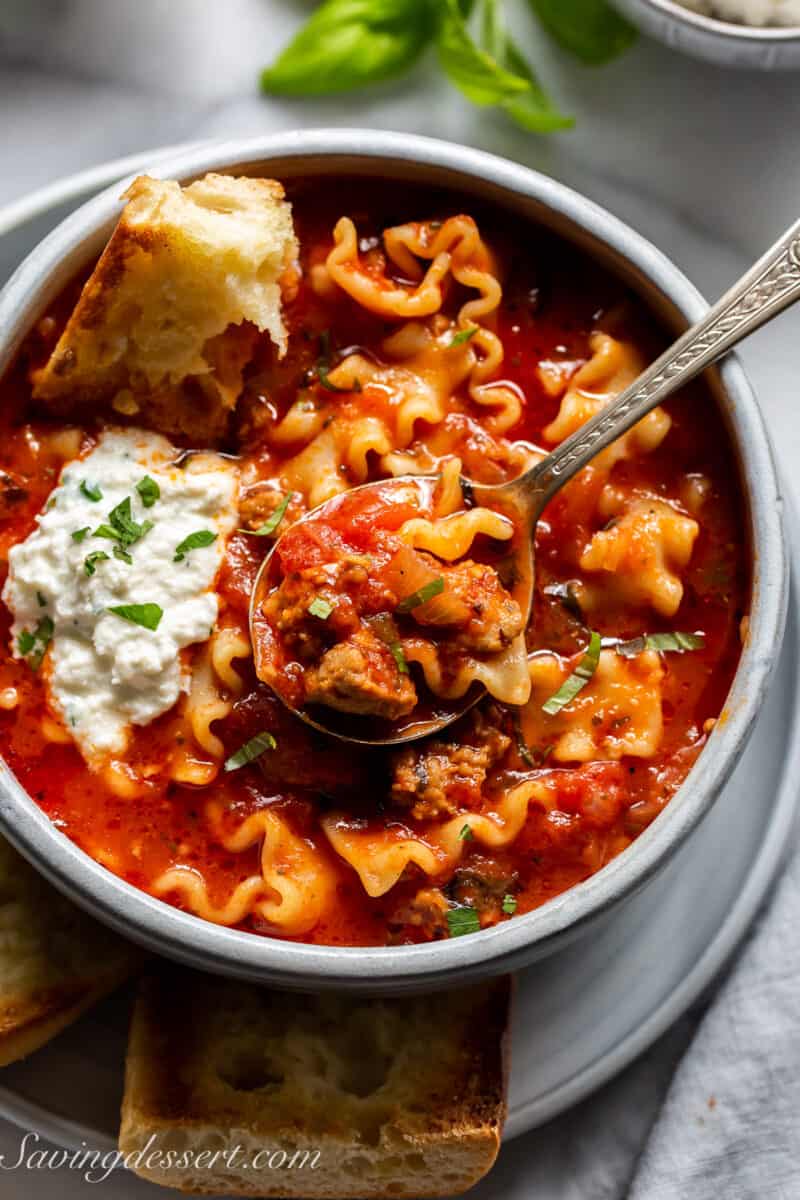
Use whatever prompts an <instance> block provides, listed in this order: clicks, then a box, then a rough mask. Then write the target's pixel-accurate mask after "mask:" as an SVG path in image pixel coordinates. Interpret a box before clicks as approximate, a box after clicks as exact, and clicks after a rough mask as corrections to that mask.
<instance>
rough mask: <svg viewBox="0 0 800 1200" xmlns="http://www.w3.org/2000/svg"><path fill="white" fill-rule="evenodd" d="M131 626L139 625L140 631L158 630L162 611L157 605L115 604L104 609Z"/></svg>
mask: <svg viewBox="0 0 800 1200" xmlns="http://www.w3.org/2000/svg"><path fill="white" fill-rule="evenodd" d="M106 612H110V613H113V614H114V616H115V617H121V618H122V620H123V621H130V623H131V625H141V627H142V629H154V630H155V629H158V626H159V624H160V623H161V618H162V617H163V615H164V610H163V608H161V606H160V605H159V604H117V605H115V606H114V607H113V608H108V609H106Z"/></svg>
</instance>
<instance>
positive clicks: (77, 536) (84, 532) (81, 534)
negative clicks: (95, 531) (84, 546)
mask: <svg viewBox="0 0 800 1200" xmlns="http://www.w3.org/2000/svg"><path fill="white" fill-rule="evenodd" d="M89 529H90V526H89V525H84V527H83V529H76V530H75V532H74V533H73V534H72V540H73V542H82V541H83V539H84V538H85V537H87V536H88V534H89Z"/></svg>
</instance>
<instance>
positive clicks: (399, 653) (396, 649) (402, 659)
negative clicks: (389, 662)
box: [389, 642, 408, 675]
mask: <svg viewBox="0 0 800 1200" xmlns="http://www.w3.org/2000/svg"><path fill="white" fill-rule="evenodd" d="M389 651H390V653H391V655H392V658H393V659H394V661H395V663H396V664H397V669H398V671H399V672H400V674H401V675H407V674H408V663H407V662H406V656H405V654H404V653H403V647H402V646H401V644H400V642H389Z"/></svg>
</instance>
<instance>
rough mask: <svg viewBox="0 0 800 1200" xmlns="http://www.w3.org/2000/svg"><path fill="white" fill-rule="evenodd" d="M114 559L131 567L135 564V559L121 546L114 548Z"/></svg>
mask: <svg viewBox="0 0 800 1200" xmlns="http://www.w3.org/2000/svg"><path fill="white" fill-rule="evenodd" d="M106 557H108V556H106ZM114 558H119V559H121V561H122V562H124V563H127V564H128V566H131V565H132V564H133V559H132V558H131V556H130V554H128V551H127V550H123V549H122V546H120V545H116V546H115V547H114Z"/></svg>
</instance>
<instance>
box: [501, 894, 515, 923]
mask: <svg viewBox="0 0 800 1200" xmlns="http://www.w3.org/2000/svg"><path fill="white" fill-rule="evenodd" d="M502 909H503V912H504V913H505V914H506V916H507V917H513V915H514V913H515V912H516V911H517V901H516V898H515V897H514V896H512V895H511V894H510V893H506V895H505V896H503V904H502Z"/></svg>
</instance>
